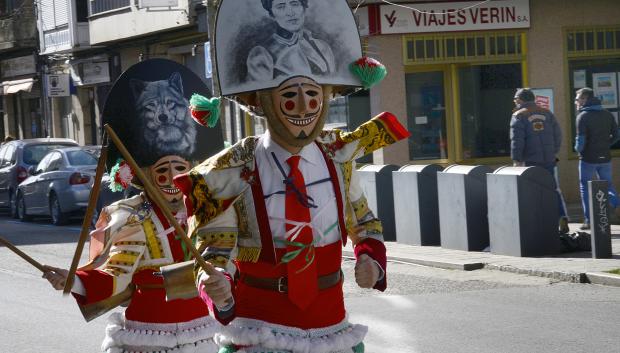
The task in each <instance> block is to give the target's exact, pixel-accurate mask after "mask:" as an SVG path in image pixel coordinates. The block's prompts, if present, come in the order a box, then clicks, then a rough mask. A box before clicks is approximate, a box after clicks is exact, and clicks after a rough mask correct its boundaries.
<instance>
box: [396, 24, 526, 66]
mask: <svg viewBox="0 0 620 353" xmlns="http://www.w3.org/2000/svg"><path fill="white" fill-rule="evenodd" d="M523 36H524V34H523V32H512V31H510V32H503V31H502V32H497V33H478V32H470V33H462V34H452V33H440V34H430V35H418V34H416V35H415V36H414V35H408V36H404V37H403V38H404V39H403V40H404V42H405V43H404V44H405V45H404V47H405V65H419V64H430V63H434V64H440V63H460V62H467V63H471V62H475V61H489V60H522V59H523V57H524V53H523V47H522V38H523Z"/></svg>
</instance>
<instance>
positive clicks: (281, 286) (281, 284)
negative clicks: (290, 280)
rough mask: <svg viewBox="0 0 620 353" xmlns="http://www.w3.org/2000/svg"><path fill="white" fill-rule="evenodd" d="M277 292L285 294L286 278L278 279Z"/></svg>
mask: <svg viewBox="0 0 620 353" xmlns="http://www.w3.org/2000/svg"><path fill="white" fill-rule="evenodd" d="M278 292H280V293H285V292H286V277H280V278H278Z"/></svg>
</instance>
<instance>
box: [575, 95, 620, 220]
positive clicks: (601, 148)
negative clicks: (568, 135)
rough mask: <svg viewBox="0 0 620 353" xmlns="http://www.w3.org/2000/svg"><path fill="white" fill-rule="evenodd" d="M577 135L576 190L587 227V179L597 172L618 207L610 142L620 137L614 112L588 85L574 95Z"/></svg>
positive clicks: (588, 216)
mask: <svg viewBox="0 0 620 353" xmlns="http://www.w3.org/2000/svg"><path fill="white" fill-rule="evenodd" d="M575 106H576V108H577V111H578V112H579V114H578V115H577V121H576V126H577V136H576V138H575V150H576V151H577V153H579V192H580V194H581V205H582V208H583V219H584V221H583V225H582V226H581V229H582V230H585V229H590V205H589V201H588V198H589V195H588V181H590V180H592V179H594V176H597V177H598V179H600V180H606V181H607V182H608V183H609V203H610V204H611V206H612V207H614V208H615V209H616V213H618V210H619V209H620V208H619V207H618V206H620V205H619V200H618V193H617V192H616V189H615V188H614V185H613V183H612V168H611V153H610V146H611V145H613V144H614V143H616V141H618V139H619V138H620V134H619V132H618V124H617V123H616V120H615V119H614V116H613V115H612V114H611V113H610V112H608V111H607V110H605V109H603V106H602V105H601V101H600V99H598V98H597V97H595V96H594V91H593V90H592V89H591V88H589V87H584V88H581V89H580V90H578V91H577V93H576V95H575Z"/></svg>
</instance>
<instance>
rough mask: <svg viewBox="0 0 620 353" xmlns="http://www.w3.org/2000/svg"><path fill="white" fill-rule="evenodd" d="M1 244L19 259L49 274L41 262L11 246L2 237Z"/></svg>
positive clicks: (0, 238)
mask: <svg viewBox="0 0 620 353" xmlns="http://www.w3.org/2000/svg"><path fill="white" fill-rule="evenodd" d="M0 244H2V245H4V246H6V247H7V248H9V250H11V251H13V252H14V253H16V254H17V255H18V256H19V257H21V258H22V259H24V260H26V261H28V262H29V263H30V264H31V265H32V266H34V267H36V268H37V269H38V270H39V271H41V272H43V273H45V272H47V269H46V268H45V267H44V266H43V265H42V264H41V263H40V262H38V261H36V260H35V259H33V258H32V257H30V256H28V255H26V254H25V253H24V252H23V251H21V250H19V249H18V248H17V247H16V246H15V245H13V244H11V243H10V242H9V241H8V240H6V239H4V238H3V237H0Z"/></svg>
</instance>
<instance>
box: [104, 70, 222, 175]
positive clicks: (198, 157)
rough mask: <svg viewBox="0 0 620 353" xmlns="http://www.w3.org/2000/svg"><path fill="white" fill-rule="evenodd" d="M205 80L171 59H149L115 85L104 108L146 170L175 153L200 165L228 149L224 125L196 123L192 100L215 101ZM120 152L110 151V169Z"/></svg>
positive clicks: (112, 149) (114, 148) (113, 148)
mask: <svg viewBox="0 0 620 353" xmlns="http://www.w3.org/2000/svg"><path fill="white" fill-rule="evenodd" d="M205 82H206V78H204V77H203V78H201V77H200V76H198V75H197V74H196V73H194V72H192V71H191V70H190V69H189V68H188V67H186V66H183V65H181V64H179V63H177V62H174V61H172V60H167V59H160V58H157V59H148V60H144V61H141V62H139V63H137V64H135V65H132V66H131V67H129V68H128V69H127V70H126V71H125V72H123V73H122V74H121V75H120V76H119V77H118V78H117V79H116V81H115V82H114V85H113V86H112V89H111V90H110V92H109V93H108V95H107V98H106V102H105V105H104V108H103V114H102V117H103V123H104V124H108V125H109V126H110V127H111V128H112V129H113V130H114V132H115V133H116V134H117V135H118V137H119V139H120V140H121V141H122V142H123V144H124V145H125V147H126V148H127V150H128V151H129V153H130V154H131V155H132V157H133V158H134V159H135V161H136V163H138V165H139V166H140V167H148V166H151V165H153V164H154V163H155V162H157V160H159V159H160V158H162V157H164V156H170V155H175V156H179V157H180V158H183V159H185V160H187V161H189V162H190V163H192V164H195V163H199V162H202V161H204V160H205V159H207V158H208V157H209V156H212V155H214V154H215V153H217V152H219V151H220V150H222V149H223V148H224V135H223V133H222V126H221V124H217V125H216V126H215V127H213V128H207V127H204V126H201V125H199V124H197V123H195V122H194V120H193V119H192V117H191V112H190V110H189V99H190V97H191V96H192V94H194V93H197V94H200V95H202V96H205V97H211V92H210V90H209V88H208V87H207V85H206V83H205ZM119 157H121V156H120V153H119V152H118V150H117V149H116V147H115V146H114V145H113V144H110V148H109V150H108V161H107V165H108V168H111V166H113V165H114V164H116V160H117V158H119Z"/></svg>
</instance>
